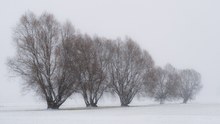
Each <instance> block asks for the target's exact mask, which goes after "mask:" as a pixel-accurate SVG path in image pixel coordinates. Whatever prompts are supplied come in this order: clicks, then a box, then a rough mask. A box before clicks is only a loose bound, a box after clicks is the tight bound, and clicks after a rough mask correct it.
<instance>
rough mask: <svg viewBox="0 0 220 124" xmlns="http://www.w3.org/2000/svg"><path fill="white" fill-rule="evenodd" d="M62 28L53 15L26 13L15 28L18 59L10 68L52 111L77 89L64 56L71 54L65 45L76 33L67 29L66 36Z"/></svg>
mask: <svg viewBox="0 0 220 124" xmlns="http://www.w3.org/2000/svg"><path fill="white" fill-rule="evenodd" d="M61 29H62V26H61V25H60V24H59V23H58V22H57V20H56V19H55V18H54V16H53V15H51V14H48V13H44V14H42V15H41V16H39V17H37V16H35V15H34V14H33V13H31V12H28V13H26V14H25V15H23V16H22V17H21V19H20V22H19V23H18V24H17V27H16V28H15V29H14V34H13V38H14V42H15V43H16V48H17V53H16V56H15V57H14V58H11V59H9V61H8V66H9V68H10V69H11V70H12V71H13V72H15V73H16V74H17V75H18V76H20V77H22V79H23V80H24V82H25V86H27V87H30V88H31V89H32V90H35V91H36V93H37V95H40V96H42V98H43V99H44V100H45V101H46V102H47V107H48V108H51V109H58V108H59V107H60V105H62V104H63V103H64V102H65V100H66V99H67V98H68V97H69V96H70V95H71V94H72V93H73V92H74V89H75V88H74V86H75V84H74V80H73V78H72V76H70V74H72V72H71V70H69V69H68V66H69V63H68V58H67V57H64V56H67V54H68V53H67V52H65V48H63V44H62V41H63V40H67V39H68V37H69V36H71V37H73V34H74V32H68V31H67V30H66V29H64V30H63V31H65V33H67V34H68V35H66V36H64V35H62V33H61ZM71 30H72V29H71ZM69 31H70V30H69ZM72 31H74V30H72ZM63 33H64V32H63ZM70 34H71V35H70ZM69 38H70V37H69Z"/></svg>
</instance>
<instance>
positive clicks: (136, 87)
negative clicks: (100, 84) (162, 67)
mask: <svg viewBox="0 0 220 124" xmlns="http://www.w3.org/2000/svg"><path fill="white" fill-rule="evenodd" d="M111 45H112V48H110V52H111V53H112V56H111V62H110V65H109V73H110V75H109V77H110V83H111V89H112V91H113V92H114V93H116V94H117V95H118V96H119V98H120V102H121V106H128V104H130V102H131V101H132V100H133V98H134V96H135V95H136V94H137V93H139V91H140V90H141V88H142V86H143V81H144V75H145V74H146V72H148V70H149V69H150V68H152V67H153V64H154V62H153V60H152V58H151V56H150V55H149V54H148V53H147V52H146V51H142V50H141V48H140V47H139V46H138V45H137V44H136V43H135V42H134V41H133V40H132V39H130V38H127V39H126V40H125V42H122V41H121V40H120V39H118V40H117V41H116V42H111Z"/></svg>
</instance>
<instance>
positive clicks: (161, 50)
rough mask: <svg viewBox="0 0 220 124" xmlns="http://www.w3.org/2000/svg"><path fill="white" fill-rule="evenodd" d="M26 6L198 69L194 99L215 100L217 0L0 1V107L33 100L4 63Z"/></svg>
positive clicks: (218, 90) (160, 60) (219, 83)
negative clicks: (199, 77) (125, 39)
mask: <svg viewBox="0 0 220 124" xmlns="http://www.w3.org/2000/svg"><path fill="white" fill-rule="evenodd" d="M28 10H30V11H33V12H34V13H36V14H38V15H39V14H41V13H42V12H44V11H47V12H50V13H52V14H54V15H55V17H56V18H57V19H58V20H59V21H61V22H64V21H65V20H66V19H68V20H69V21H71V22H72V23H73V25H74V26H75V27H76V28H77V29H80V31H81V32H83V33H88V34H90V35H95V34H97V35H99V36H104V37H108V38H117V37H124V36H130V37H132V38H133V39H135V40H136V41H137V42H138V43H139V44H140V45H141V47H142V48H144V49H147V50H148V51H149V53H150V54H151V55H152V57H153V59H154V60H155V62H156V64H157V65H159V66H164V65H165V64H166V63H171V64H172V65H174V66H175V67H177V68H180V69H183V68H194V69H196V70H197V71H199V72H200V73H201V74H202V83H203V85H204V87H203V89H202V91H201V93H200V94H199V96H198V99H197V101H203V102H205V101H211V102H216V101H218V102H220V14H219V12H220V1H219V0H78V1H77V0H59V1H58V0H57V1H56V0H0V20H1V21H0V105H1V104H3V103H14V102H22V101H24V100H25V101H29V102H32V101H34V100H35V99H34V98H31V97H32V95H25V96H23V95H22V94H24V92H21V90H22V89H21V85H20V83H19V81H18V80H11V79H10V78H9V74H8V71H7V69H6V65H5V63H6V60H7V57H9V56H12V55H14V46H13V45H12V38H11V36H12V30H13V27H15V25H16V24H17V23H18V21H19V18H20V17H21V15H22V14H24V13H25V12H26V11H28Z"/></svg>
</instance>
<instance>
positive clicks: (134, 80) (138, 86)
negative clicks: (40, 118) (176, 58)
mask: <svg viewBox="0 0 220 124" xmlns="http://www.w3.org/2000/svg"><path fill="white" fill-rule="evenodd" d="M13 41H14V42H15V46H16V50H17V52H16V56H14V57H12V58H10V59H9V60H8V63H7V65H8V67H9V69H10V70H12V72H14V74H16V75H17V76H19V77H21V78H22V79H23V81H24V84H25V87H28V88H30V89H31V90H34V91H35V92H36V94H37V95H39V96H41V97H42V98H43V100H44V101H46V103H47V107H48V108H52V109H58V108H59V107H60V106H61V105H62V104H63V103H64V102H65V101H66V100H67V99H68V98H69V97H70V96H71V95H73V94H75V93H80V94H81V95H82V96H83V99H84V102H85V104H86V106H87V107H97V103H98V101H99V100H100V98H101V97H102V96H103V95H104V94H105V93H106V92H109V93H111V94H116V95H117V96H118V97H119V100H120V103H121V106H128V105H129V104H130V103H131V101H132V100H133V98H134V97H135V96H136V95H137V94H142V96H144V97H146V96H147V97H151V98H154V99H155V100H156V101H159V102H160V103H161V104H163V103H164V102H165V101H171V100H179V99H182V100H183V103H187V101H188V100H191V99H193V98H194V97H195V95H196V94H197V93H198V91H199V90H200V89H201V87H202V85H201V75H200V74H199V73H198V72H196V71H195V70H193V69H183V70H178V69H176V68H174V67H173V66H172V65H170V64H167V65H166V66H165V67H164V68H161V67H158V66H156V65H155V64H154V61H153V59H152V57H151V55H150V54H149V53H148V52H147V51H146V50H144V49H142V48H140V46H139V45H138V44H137V43H136V42H135V41H134V40H133V39H131V38H125V39H120V38H118V39H114V40H113V39H108V38H104V37H98V36H93V37H92V36H89V35H87V34H82V33H80V32H78V31H76V30H75V28H74V27H73V26H72V24H71V23H70V22H66V23H64V24H61V23H59V22H58V21H57V20H56V18H55V17H54V16H53V15H52V14H49V13H43V14H41V15H40V16H36V15H35V14H34V13H32V12H27V13H25V14H24V15H23V16H22V17H21V18H20V21H19V23H18V24H17V25H16V27H15V28H14V32H13Z"/></svg>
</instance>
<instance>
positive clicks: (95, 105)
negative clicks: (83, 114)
mask: <svg viewBox="0 0 220 124" xmlns="http://www.w3.org/2000/svg"><path fill="white" fill-rule="evenodd" d="M86 107H98V106H97V104H95V103H90V104H86Z"/></svg>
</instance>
